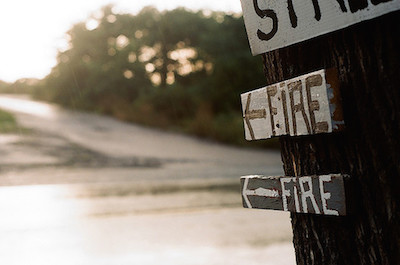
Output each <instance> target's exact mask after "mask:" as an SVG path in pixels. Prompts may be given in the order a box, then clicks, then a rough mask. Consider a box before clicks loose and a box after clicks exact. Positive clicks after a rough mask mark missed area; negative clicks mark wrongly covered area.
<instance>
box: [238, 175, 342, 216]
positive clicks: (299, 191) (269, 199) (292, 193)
mask: <svg viewBox="0 0 400 265" xmlns="http://www.w3.org/2000/svg"><path fill="white" fill-rule="evenodd" d="M345 177H348V176H347V175H341V174H329V175H321V176H315V175H314V176H302V177H265V176H257V175H253V176H245V177H242V185H243V191H242V195H243V202H244V206H245V207H247V208H257V209H274V210H283V211H291V212H297V213H313V214H324V215H334V216H339V215H345V214H346V200H345V189H344V178H345Z"/></svg>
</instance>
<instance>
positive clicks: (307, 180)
mask: <svg viewBox="0 0 400 265" xmlns="http://www.w3.org/2000/svg"><path fill="white" fill-rule="evenodd" d="M299 183H300V190H301V202H302V206H303V212H304V213H308V207H307V198H309V199H310V200H311V203H312V206H313V207H314V212H315V213H317V214H320V213H321V211H320V210H319V208H318V205H317V201H316V200H315V197H314V194H313V190H312V189H313V185H312V180H311V177H302V178H299ZM306 183H307V187H308V190H307V191H306V188H305V187H304V184H306ZM320 183H321V182H320Z"/></svg>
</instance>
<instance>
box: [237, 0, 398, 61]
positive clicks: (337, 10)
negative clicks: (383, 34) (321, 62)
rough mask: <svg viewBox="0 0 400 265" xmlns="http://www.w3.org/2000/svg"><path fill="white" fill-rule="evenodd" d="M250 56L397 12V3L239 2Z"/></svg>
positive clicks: (386, 0)
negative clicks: (250, 52)
mask: <svg viewBox="0 0 400 265" xmlns="http://www.w3.org/2000/svg"><path fill="white" fill-rule="evenodd" d="M241 2H242V9H243V16H244V22H245V26H246V31H247V35H248V38H249V42H250V47H251V51H252V53H253V55H256V54H260V53H264V52H268V51H272V50H275V49H279V48H282V47H285V46H289V45H291V44H294V43H297V42H301V41H304V40H307V39H311V38H313V37H317V36H319V35H322V34H325V33H329V32H332V31H335V30H338V29H342V28H345V27H348V26H350V25H352V24H355V23H358V22H361V21H364V20H368V19H372V18H375V17H378V16H381V15H383V14H386V13H389V12H392V11H395V10H399V9H400V0H303V1H293V0H287V1H273V0H241Z"/></svg>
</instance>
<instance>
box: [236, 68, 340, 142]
mask: <svg viewBox="0 0 400 265" xmlns="http://www.w3.org/2000/svg"><path fill="white" fill-rule="evenodd" d="M241 99H242V109H243V119H244V124H245V135H246V139H247V140H257V139H267V138H271V137H273V136H279V135H292V136H296V135H307V134H317V133H330V132H334V131H340V130H342V129H343V128H344V122H343V115H342V110H341V105H340V92H339V81H338V79H337V73H336V71H335V70H333V69H330V70H320V71H316V72H313V73H310V74H307V75H303V76H300V77H297V78H293V79H290V80H287V81H284V82H281V83H279V84H274V85H270V86H267V87H263V88H260V89H257V90H254V91H251V92H248V93H244V94H242V95H241Z"/></svg>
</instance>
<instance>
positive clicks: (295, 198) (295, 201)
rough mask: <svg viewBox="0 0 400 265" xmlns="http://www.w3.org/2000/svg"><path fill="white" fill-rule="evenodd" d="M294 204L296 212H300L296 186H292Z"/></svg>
mask: <svg viewBox="0 0 400 265" xmlns="http://www.w3.org/2000/svg"><path fill="white" fill-rule="evenodd" d="M294 204H295V205H296V212H298V213H301V211H300V203H299V193H298V192H297V187H296V186H294Z"/></svg>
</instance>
